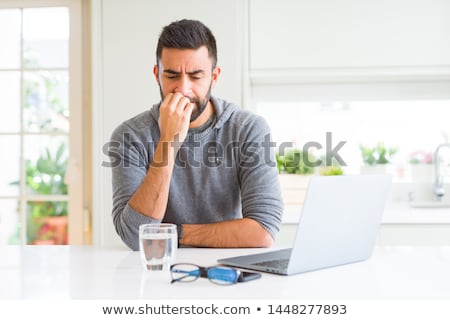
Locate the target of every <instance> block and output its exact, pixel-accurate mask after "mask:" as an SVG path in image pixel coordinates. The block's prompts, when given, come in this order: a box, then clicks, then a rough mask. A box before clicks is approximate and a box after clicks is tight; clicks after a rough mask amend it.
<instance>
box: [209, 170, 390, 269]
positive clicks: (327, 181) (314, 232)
mask: <svg viewBox="0 0 450 320" xmlns="http://www.w3.org/2000/svg"><path fill="white" fill-rule="evenodd" d="M391 184H392V176H391V175H387V174H386V175H384V174H383V175H343V176H314V177H312V178H311V180H310V183H309V185H308V190H307V192H306V198H305V201H304V203H303V206H302V211H301V216H300V220H299V223H298V226H297V232H296V235H295V240H294V244H293V246H292V248H290V249H283V250H277V251H269V252H264V253H260V254H252V255H245V256H237V257H231V258H224V259H219V260H218V262H219V263H220V264H222V265H227V266H232V267H238V268H244V269H250V270H257V271H263V272H269V273H275V274H280V275H292V274H298V273H303V272H308V271H314V270H319V269H324V268H329V267H334V266H338V265H344V264H349V263H354V262H359V261H364V260H366V259H368V258H369V257H370V256H371V255H372V252H373V249H374V246H375V242H376V240H377V236H378V231H379V226H380V224H381V218H382V215H383V211H384V207H385V205H386V202H387V199H388V197H389V193H390V189H391Z"/></svg>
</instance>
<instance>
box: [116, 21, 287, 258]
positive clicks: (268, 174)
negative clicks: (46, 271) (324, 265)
mask: <svg viewBox="0 0 450 320" xmlns="http://www.w3.org/2000/svg"><path fill="white" fill-rule="evenodd" d="M216 63H217V49H216V41H215V38H214V36H213V34H212V33H211V31H210V30H209V29H208V28H207V27H206V26H205V25H203V24H202V23H201V22H199V21H195V20H181V21H176V22H173V23H171V24H170V25H168V26H166V27H165V28H164V29H163V31H162V33H161V35H160V38H159V41H158V45H157V50H156V65H155V66H154V69H153V72H154V75H155V78H156V81H157V83H158V85H159V88H160V93H161V102H160V103H159V104H156V105H154V106H153V107H152V108H151V109H150V110H147V111H145V112H143V113H142V114H139V115H137V116H136V117H134V118H132V119H130V120H128V121H126V122H124V123H123V124H121V125H120V126H119V127H118V128H117V129H116V130H115V131H114V133H113V135H112V141H113V142H115V143H116V145H118V146H119V147H118V148H116V149H114V150H111V149H110V155H111V157H112V158H114V160H118V159H119V161H118V164H117V163H116V164H117V165H113V171H112V173H113V179H112V183H113V212H112V215H113V221H114V225H115V228H116V231H117V233H118V234H119V236H120V237H121V238H122V240H123V241H124V242H125V243H126V244H127V245H128V246H129V247H130V248H131V249H133V250H138V248H139V243H138V229H139V225H140V224H143V223H159V222H170V223H175V224H177V226H178V229H179V243H180V245H186V246H197V247H268V246H271V245H272V244H273V239H274V237H275V235H276V233H277V232H278V230H279V224H280V222H281V215H282V212H283V203H282V199H281V195H280V188H279V182H278V175H277V170H276V166H275V162H274V153H273V150H272V149H271V148H270V146H271V145H270V129H269V127H268V125H267V124H266V122H265V121H264V120H263V119H262V118H261V117H259V116H256V115H253V114H251V113H250V112H248V111H244V110H241V109H240V108H239V107H237V106H236V105H234V104H232V103H229V102H226V101H224V100H221V99H218V98H215V97H212V96H211V89H212V88H214V86H215V85H216V83H217V80H218V78H219V76H220V72H221V70H220V68H219V67H218V66H217V64H216Z"/></svg>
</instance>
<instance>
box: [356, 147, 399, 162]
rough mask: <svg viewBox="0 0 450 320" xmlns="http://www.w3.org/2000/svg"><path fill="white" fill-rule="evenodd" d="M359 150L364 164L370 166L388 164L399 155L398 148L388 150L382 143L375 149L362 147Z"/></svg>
mask: <svg viewBox="0 0 450 320" xmlns="http://www.w3.org/2000/svg"><path fill="white" fill-rule="evenodd" d="M359 149H360V151H361V157H362V160H363V162H364V164H366V165H369V166H374V165H376V164H388V163H390V162H391V161H392V158H393V156H394V155H395V154H396V153H397V148H386V147H385V146H384V144H383V143H381V142H380V143H378V144H377V145H376V146H374V147H369V146H365V145H360V146H359Z"/></svg>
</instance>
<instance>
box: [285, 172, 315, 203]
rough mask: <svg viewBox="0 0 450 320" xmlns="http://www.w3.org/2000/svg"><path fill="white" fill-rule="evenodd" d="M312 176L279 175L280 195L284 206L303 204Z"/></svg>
mask: <svg viewBox="0 0 450 320" xmlns="http://www.w3.org/2000/svg"><path fill="white" fill-rule="evenodd" d="M311 177H312V175H301V174H283V173H282V174H280V175H279V178H280V186H281V194H282V197H283V201H284V204H285V205H299V204H303V201H304V199H305V195H306V190H307V189H308V185H309V181H310V180H311Z"/></svg>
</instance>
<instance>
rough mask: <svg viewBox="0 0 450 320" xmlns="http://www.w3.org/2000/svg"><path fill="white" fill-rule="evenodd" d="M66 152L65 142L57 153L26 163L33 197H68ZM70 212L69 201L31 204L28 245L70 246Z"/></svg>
mask: <svg viewBox="0 0 450 320" xmlns="http://www.w3.org/2000/svg"><path fill="white" fill-rule="evenodd" d="M65 150H66V144H65V143H61V144H60V145H59V146H58V148H57V150H56V152H55V153H52V152H51V151H50V149H49V148H46V150H45V152H44V153H43V154H41V155H40V157H39V158H38V159H37V160H36V161H31V160H27V161H26V163H25V170H26V176H25V185H26V187H27V191H28V193H29V194H35V195H66V194H67V191H68V189H67V184H66V183H65V181H64V178H65V173H66V169H67V156H66V155H65ZM12 184H19V182H18V181H16V182H13V183H12ZM67 211H68V210H67V201H47V200H30V201H27V232H26V233H27V243H30V244H41V243H46V244H49V243H54V244H67V225H68V221H67V213H68V212H67Z"/></svg>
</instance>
